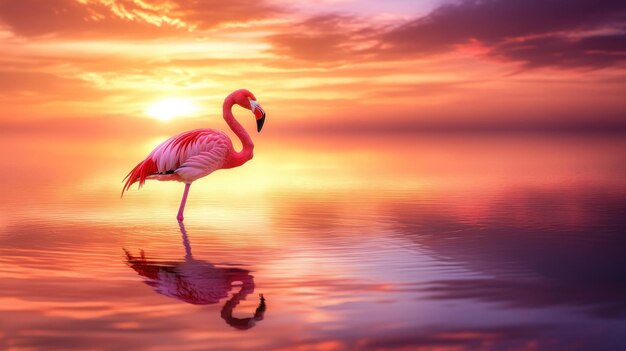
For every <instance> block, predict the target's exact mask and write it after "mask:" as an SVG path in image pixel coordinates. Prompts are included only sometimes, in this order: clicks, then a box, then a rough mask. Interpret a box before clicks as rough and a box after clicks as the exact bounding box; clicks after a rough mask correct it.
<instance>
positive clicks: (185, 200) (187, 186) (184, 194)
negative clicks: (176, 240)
mask: <svg viewBox="0 0 626 351" xmlns="http://www.w3.org/2000/svg"><path fill="white" fill-rule="evenodd" d="M189 187H191V183H185V192H184V193H183V199H182V200H180V208H179V209H178V216H176V218H177V219H178V220H179V221H182V220H184V219H185V218H184V217H183V212H185V204H186V203H187V194H189Z"/></svg>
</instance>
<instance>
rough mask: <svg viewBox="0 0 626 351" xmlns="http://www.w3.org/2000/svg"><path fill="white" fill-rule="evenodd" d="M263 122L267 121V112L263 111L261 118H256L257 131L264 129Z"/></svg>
mask: <svg viewBox="0 0 626 351" xmlns="http://www.w3.org/2000/svg"><path fill="white" fill-rule="evenodd" d="M263 123H265V112H263V115H262V116H261V118H259V119H257V120H256V130H257V132H259V133H260V132H261V129H263Z"/></svg>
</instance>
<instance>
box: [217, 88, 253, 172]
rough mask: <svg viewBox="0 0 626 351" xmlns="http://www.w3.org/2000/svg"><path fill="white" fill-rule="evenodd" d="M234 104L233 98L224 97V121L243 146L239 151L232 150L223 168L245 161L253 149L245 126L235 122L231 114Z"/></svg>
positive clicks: (248, 158)
mask: <svg viewBox="0 0 626 351" xmlns="http://www.w3.org/2000/svg"><path fill="white" fill-rule="evenodd" d="M234 104H235V100H234V99H233V97H232V96H230V95H229V96H228V97H227V98H226V100H224V106H223V114H224V120H226V123H228V126H229V127H230V129H231V130H232V131H233V132H234V133H235V135H237V137H238V138H239V140H241V145H242V146H243V148H242V149H241V151H239V152H237V151H235V150H233V151H232V153H231V155H230V160H229V162H228V163H227V165H226V167H225V168H232V167H237V166H241V165H242V164H244V163H246V161H248V160H250V159H251V158H252V153H253V150H254V144H253V143H252V139H251V138H250V135H249V134H248V132H246V130H245V128H244V127H243V126H242V125H241V124H239V122H237V120H236V119H235V116H233V111H232V108H233V105H234Z"/></svg>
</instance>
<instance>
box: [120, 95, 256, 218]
mask: <svg viewBox="0 0 626 351" xmlns="http://www.w3.org/2000/svg"><path fill="white" fill-rule="evenodd" d="M235 104H237V105H239V106H241V107H243V108H246V109H248V110H251V111H252V112H253V113H254V116H255V118H256V125H257V132H261V129H262V128H263V123H265V111H264V110H263V108H261V105H260V104H259V103H258V102H257V101H256V98H255V97H254V95H253V94H252V93H251V92H250V91H248V90H246V89H239V90H235V91H234V92H232V93H231V94H229V95H228V96H227V97H226V99H224V105H223V116H224V119H225V120H226V123H228V126H229V127H230V129H231V130H232V131H233V132H234V133H235V135H237V137H238V138H239V140H241V144H242V146H243V148H242V150H241V151H235V148H234V147H233V143H232V141H231V140H230V138H229V137H228V135H226V133H224V132H222V131H220V130H215V129H209V128H203V129H195V130H190V131H188V132H184V133H182V134H179V135H176V136H173V137H171V138H169V139H167V140H166V141H164V142H163V143H161V144H160V145H159V146H157V147H156V148H155V149H154V150H152V152H151V153H150V154H149V155H148V156H147V157H146V158H145V159H144V160H143V161H141V162H139V164H138V165H137V166H135V168H133V170H132V171H130V173H128V175H127V176H126V178H124V180H126V184H124V187H123V188H122V196H123V195H124V192H125V191H127V190H128V189H130V186H131V185H133V184H134V183H136V182H139V188H141V186H142V185H143V184H144V183H145V182H146V180H147V179H156V180H160V181H178V182H183V183H185V190H184V192H183V198H182V199H181V201H180V207H179V209H178V215H177V216H176V218H177V219H178V220H179V221H183V220H184V216H183V212H184V211H185V204H186V203H187V195H188V194H189V188H190V187H191V183H193V182H194V181H196V180H198V179H200V178H202V177H205V176H207V175H209V174H211V173H213V172H215V171H216V170H218V169H227V168H233V167H239V166H241V165H243V164H244V163H246V162H247V161H249V160H250V159H252V156H253V152H252V151H253V149H254V144H253V143H252V139H251V138H250V135H248V133H247V132H246V130H245V129H244V128H243V127H242V126H241V124H239V122H237V120H236V119H235V117H234V116H233V112H232V107H233V105H235Z"/></svg>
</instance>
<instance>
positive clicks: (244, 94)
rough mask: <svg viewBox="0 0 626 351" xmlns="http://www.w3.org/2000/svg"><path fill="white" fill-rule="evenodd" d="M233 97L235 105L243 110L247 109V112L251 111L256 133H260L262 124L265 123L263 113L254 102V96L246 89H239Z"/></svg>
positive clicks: (259, 106)
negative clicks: (254, 119)
mask: <svg viewBox="0 0 626 351" xmlns="http://www.w3.org/2000/svg"><path fill="white" fill-rule="evenodd" d="M233 97H234V99H235V103H236V104H237V105H239V106H241V107H243V108H247V109H248V110H250V111H252V113H254V117H255V118H256V128H257V131H258V132H261V129H262V128H263V123H265V111H264V110H263V108H262V107H261V105H260V104H259V103H258V102H257V101H256V98H255V97H254V94H252V93H251V92H250V91H248V90H246V89H239V90H237V91H235V92H234V93H233Z"/></svg>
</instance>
